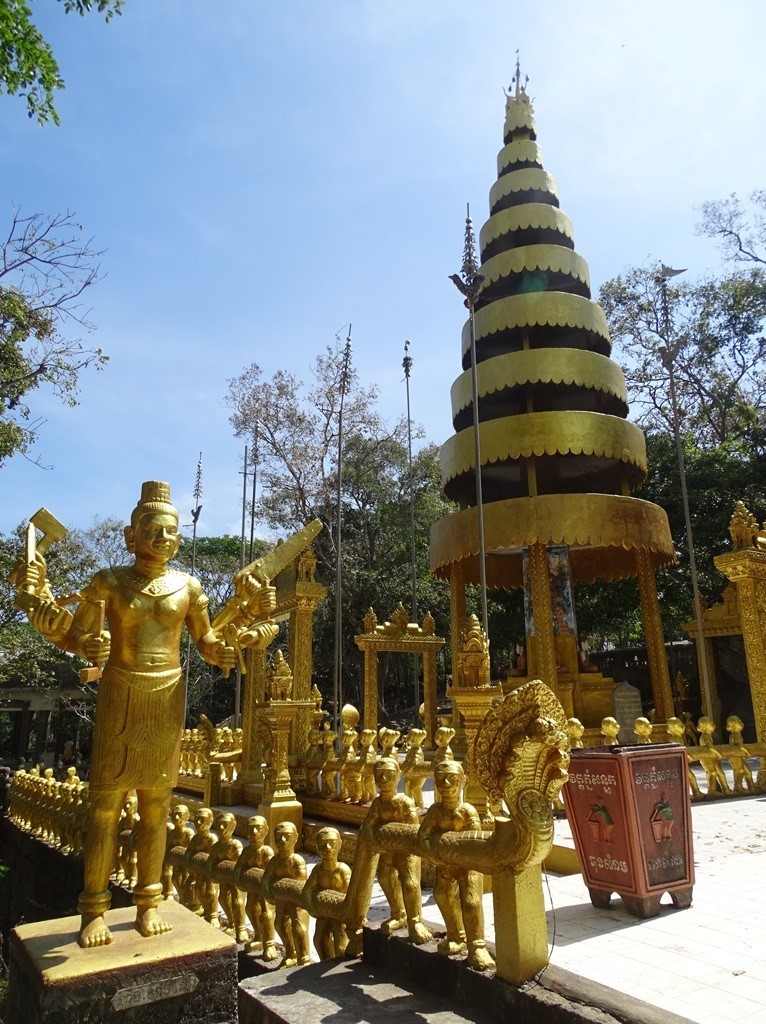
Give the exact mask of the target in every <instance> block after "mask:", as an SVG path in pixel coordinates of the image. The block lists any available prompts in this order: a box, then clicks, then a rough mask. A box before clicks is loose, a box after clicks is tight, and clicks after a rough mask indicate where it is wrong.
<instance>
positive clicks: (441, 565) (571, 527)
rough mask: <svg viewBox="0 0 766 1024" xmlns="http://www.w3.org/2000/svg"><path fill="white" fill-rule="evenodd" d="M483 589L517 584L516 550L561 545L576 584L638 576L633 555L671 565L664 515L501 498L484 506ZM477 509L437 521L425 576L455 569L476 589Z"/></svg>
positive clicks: (583, 498) (559, 497)
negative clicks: (566, 547) (640, 553)
mask: <svg viewBox="0 0 766 1024" xmlns="http://www.w3.org/2000/svg"><path fill="white" fill-rule="evenodd" d="M484 541H485V550H486V552H487V583H488V585H489V586H490V587H519V586H522V585H523V581H522V569H521V549H522V548H524V547H528V546H529V545H530V544H534V543H536V542H539V543H541V544H546V545H548V544H567V545H569V548H570V565H571V568H572V576H573V578H574V579H575V580H588V581H593V580H594V579H596V578H598V577H602V578H604V579H607V580H610V579H621V578H624V577H626V576H635V575H636V574H637V569H636V559H635V555H636V552H637V551H643V552H645V553H646V555H647V557H648V559H649V561H650V564H651V565H652V567H653V568H654V569H655V570H656V569H659V568H662V567H663V566H666V565H670V564H671V563H672V562H673V561H674V560H675V549H674V546H673V540H672V538H671V536H670V527H669V525H668V517H667V515H666V513H665V511H664V509H661V508H660V507H659V506H658V505H653V504H652V503H651V502H648V501H643V500H642V499H641V498H631V497H625V496H622V495H615V494H545V495H539V496H537V497H534V498H508V499H506V500H505V501H493V502H489V503H487V504H486V505H485V506H484ZM478 551H479V544H478V531H477V522H476V509H474V508H468V509H462V510H461V511H459V512H455V513H453V514H452V515H449V516H446V517H445V518H444V519H440V520H439V521H438V522H437V523H435V524H434V526H433V527H432V528H431V572H433V573H434V574H435V575H436V576H439V577H440V578H442V579H449V575H450V567H451V565H453V564H454V563H461V567H462V570H463V573H464V574H465V580H466V582H467V583H477V582H478V580H479V572H478V558H477V555H478Z"/></svg>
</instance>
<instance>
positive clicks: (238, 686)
mask: <svg viewBox="0 0 766 1024" xmlns="http://www.w3.org/2000/svg"><path fill="white" fill-rule="evenodd" d="M246 508H247V445H245V458H244V462H243V464H242V529H241V531H240V535H239V567H240V569H244V567H245V512H246ZM241 702H242V670H241V669H240V667H239V665H237V671H236V673H235V675H234V728H235V729H238V728H239V724H240V723H239V716H240V706H241Z"/></svg>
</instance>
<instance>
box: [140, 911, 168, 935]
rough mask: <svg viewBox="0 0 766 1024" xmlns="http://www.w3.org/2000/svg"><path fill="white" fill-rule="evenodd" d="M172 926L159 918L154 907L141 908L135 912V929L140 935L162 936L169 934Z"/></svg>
mask: <svg viewBox="0 0 766 1024" xmlns="http://www.w3.org/2000/svg"><path fill="white" fill-rule="evenodd" d="M172 927H173V925H172V924H168V922H167V921H165V920H163V918H162V917H160V914H159V912H158V911H157V908H156V907H144V908H143V909H142V908H141V907H139V908H138V911H137V912H136V928H137V929H138V931H139V932H140V933H141V934H142V935H146V936H147V937H148V936H150V935H162V934H163V932H169V931H170V930H171V929H172Z"/></svg>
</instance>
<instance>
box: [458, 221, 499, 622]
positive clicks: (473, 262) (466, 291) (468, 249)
mask: <svg viewBox="0 0 766 1024" xmlns="http://www.w3.org/2000/svg"><path fill="white" fill-rule="evenodd" d="M460 274H461V276H458V275H457V274H452V275H450V280H451V281H452V282H453V284H455V286H456V287H457V288H458V289H459V291H460V292H461V293H462V294H463V296H464V297H465V303H464V304H465V307H466V309H467V310H468V322H469V328H470V334H471V390H472V399H473V451H474V461H475V464H476V473H475V476H476V519H477V524H478V539H479V586H480V587H481V624H482V627H483V629H484V635H485V636H486V637H487V639H489V619H488V615H487V559H486V547H485V544H484V501H483V497H482V490H481V440H480V438H479V385H478V378H477V373H476V328H475V325H474V309H475V305H476V300H477V299H478V297H479V295H480V294H481V290H482V288H483V287H484V275H483V274H481V273H480V272H479V264H478V261H477V259H476V239H475V237H474V233H473V221H472V220H471V208H470V206H468V205H466V218H465V244H464V247H463V266H462V267H461V270H460Z"/></svg>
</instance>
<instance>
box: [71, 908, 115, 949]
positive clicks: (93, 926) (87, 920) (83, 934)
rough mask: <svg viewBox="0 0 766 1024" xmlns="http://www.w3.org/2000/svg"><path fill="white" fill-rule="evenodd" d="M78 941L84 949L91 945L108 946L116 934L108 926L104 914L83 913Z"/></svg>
mask: <svg viewBox="0 0 766 1024" xmlns="http://www.w3.org/2000/svg"><path fill="white" fill-rule="evenodd" d="M77 941H78V942H79V944H80V945H81V946H82V947H83V949H89V948H90V947H91V946H108V945H109V943H110V942H113V941H114V936H113V935H112V933H111V932H110V931H109V929H108V928H107V926H106V921H105V920H104V915H103V914H83V915H82V923H81V925H80V934H79V935H78V937H77Z"/></svg>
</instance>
